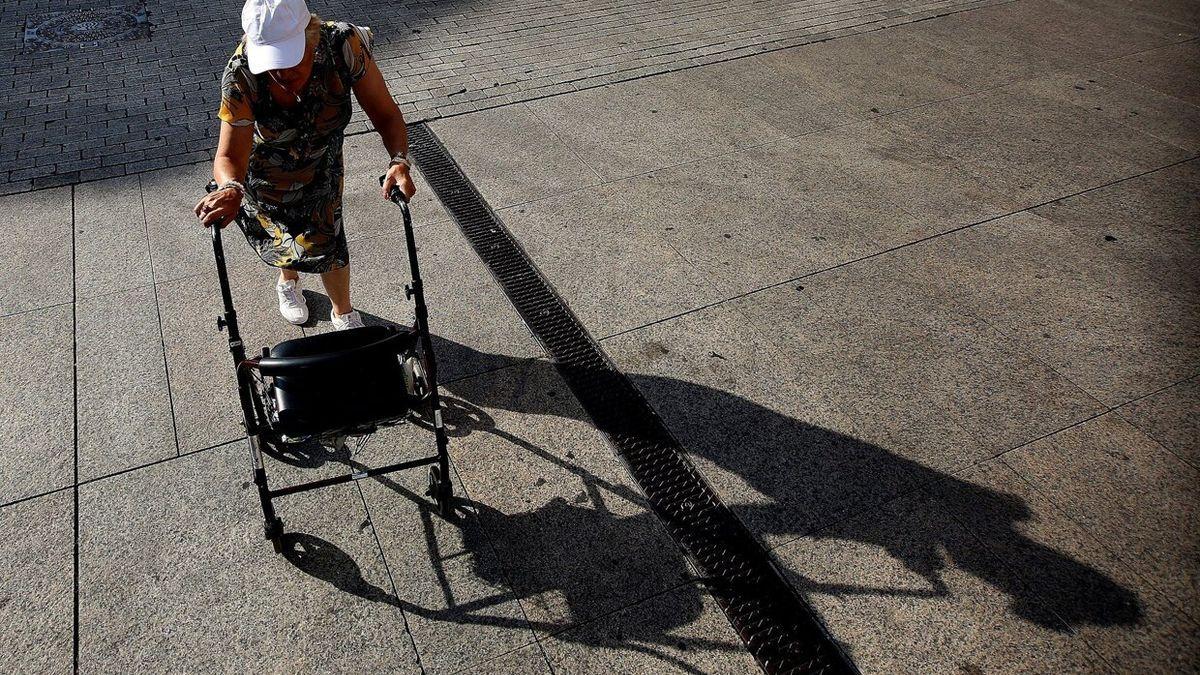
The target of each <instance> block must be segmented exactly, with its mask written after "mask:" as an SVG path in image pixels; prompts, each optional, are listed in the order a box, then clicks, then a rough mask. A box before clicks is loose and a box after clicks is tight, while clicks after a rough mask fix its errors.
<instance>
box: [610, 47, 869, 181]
mask: <svg viewBox="0 0 1200 675" xmlns="http://www.w3.org/2000/svg"><path fill="white" fill-rule="evenodd" d="M813 49H819V47H812V46H802V47H798V48H795V49H788V50H784V51H781V52H778V53H777V54H778V58H776V57H775V56H774V54H776V53H767V54H763V55H760V56H758V57H755V58H750V59H737V60H734V61H726V62H723V63H713V64H709V65H706V66H704V67H703V68H692V69H689V70H686V71H683V72H680V73H676V74H670V75H661V76H658V77H657V78H655V79H656V80H659V81H662V80H666V79H668V78H670V80H671V81H673V82H674V83H675V86H677V87H686V86H690V87H694V88H704V89H709V90H711V91H713V92H715V93H717V94H719V95H720V96H722V97H724V98H725V100H726V101H727V102H728V105H730V106H734V107H736V108H737V109H738V110H739V111H740V112H741V113H742V114H743V115H746V116H749V117H753V118H755V119H759V120H762V121H763V122H765V123H766V124H768V125H770V126H771V128H773V129H775V130H777V131H778V132H779V133H782V134H784V135H787V136H800V135H803V134H807V133H812V132H814V131H820V130H822V129H828V128H830V127H835V126H838V125H841V124H846V123H847V122H849V121H852V120H853V119H855V115H854V113H852V112H851V111H850V110H848V109H847V108H845V107H844V106H842V105H839V104H838V103H835V102H834V101H833V98H834V95H835V93H836V92H831V91H828V90H827V89H826V87H825V83H824V82H823V81H822V79H821V77H820V76H819V74H817V73H814V72H812V71H811V69H809V68H807V67H806V66H807V65H808V64H809V63H810V62H811V60H812V51H811V50H813ZM718 150H722V149H721V148H718ZM714 161H719V160H714ZM602 166H603V165H602Z"/></svg>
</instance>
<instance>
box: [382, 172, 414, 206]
mask: <svg viewBox="0 0 1200 675" xmlns="http://www.w3.org/2000/svg"><path fill="white" fill-rule="evenodd" d="M393 187H398V188H400V191H401V192H403V193H404V197H405V198H406V199H412V196H413V195H415V194H417V186H416V185H413V180H412V176H410V175H409V171H408V166H406V165H404V164H395V165H393V166H392V167H391V168H389V169H388V172H387V176H386V177H385V178H384V179H383V198H384V199H388V195H389V194H391V193H392V188H393Z"/></svg>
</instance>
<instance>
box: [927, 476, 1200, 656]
mask: <svg viewBox="0 0 1200 675" xmlns="http://www.w3.org/2000/svg"><path fill="white" fill-rule="evenodd" d="M931 490H932V491H933V493H934V494H935V495H936V496H937V497H938V499H939V500H940V501H941V502H942V504H943V505H945V507H946V508H947V510H949V511H950V513H951V514H953V515H954V517H955V519H956V520H958V521H959V522H960V523H962V524H963V525H964V526H965V527H966V528H967V529H969V530H971V532H972V533H973V534H974V535H975V536H976V537H977V538H978V539H979V540H980V541H981V542H983V544H984V545H985V546H986V547H987V548H988V550H990V551H991V552H992V553H993V554H995V555H996V556H997V557H998V558H1000V559H1001V560H1004V561H1006V562H1007V564H1008V565H1010V566H1011V567H1012V568H1013V570H1014V571H1015V573H1016V574H1017V575H1018V576H1020V578H1021V580H1022V581H1023V582H1024V583H1025V584H1026V585H1027V586H1028V588H1029V593H1028V594H1026V595H1024V596H1023V597H1015V598H1014V599H1013V602H1012V604H1011V606H1010V610H1009V611H1010V612H1011V613H1012V614H1016V615H1018V616H1023V615H1025V614H1027V613H1028V612H1029V607H1028V605H1029V603H1030V602H1031V601H1033V600H1035V599H1036V600H1037V601H1040V602H1042V603H1044V604H1045V605H1046V606H1048V607H1049V608H1050V609H1051V611H1053V612H1054V614H1055V615H1056V616H1058V617H1059V618H1060V619H1062V620H1063V621H1065V622H1067V623H1068V624H1070V626H1071V631H1072V632H1073V633H1074V634H1076V635H1078V636H1079V637H1081V638H1082V639H1083V640H1084V641H1086V642H1087V644H1088V646H1090V647H1091V648H1092V649H1093V650H1095V651H1096V652H1097V653H1098V654H1100V656H1101V657H1103V659H1104V660H1105V662H1106V663H1107V664H1108V665H1109V666H1110V667H1111V668H1112V669H1114V670H1116V671H1117V672H1150V671H1160V670H1162V671H1170V672H1187V671H1191V670H1194V669H1195V668H1196V664H1197V661H1198V659H1200V638H1197V636H1196V631H1195V624H1194V623H1193V622H1192V621H1191V620H1189V619H1188V618H1187V616H1185V615H1184V614H1183V613H1182V612H1180V611H1179V610H1178V609H1177V608H1176V607H1174V606H1173V605H1172V604H1171V603H1170V602H1169V601H1168V600H1167V599H1166V598H1165V597H1163V596H1162V594H1160V593H1159V592H1158V591H1157V590H1155V588H1154V585H1155V583H1156V581H1155V580H1154V579H1148V578H1143V577H1141V576H1139V575H1138V574H1137V573H1135V572H1133V571H1131V569H1130V566H1129V565H1128V564H1127V562H1126V561H1125V560H1122V554H1123V553H1124V552H1123V551H1121V550H1120V549H1117V550H1115V551H1113V550H1109V549H1106V548H1105V546H1104V544H1105V540H1103V539H1097V538H1095V537H1093V536H1092V535H1090V534H1088V533H1087V532H1086V531H1085V530H1083V529H1082V528H1081V527H1079V526H1078V525H1077V524H1076V523H1074V522H1072V520H1071V519H1070V518H1069V517H1067V515H1066V514H1064V513H1063V512H1062V511H1061V510H1059V509H1058V508H1057V507H1055V506H1054V505H1053V504H1051V503H1050V502H1049V501H1048V500H1047V499H1046V498H1045V497H1043V496H1042V495H1041V494H1039V493H1038V492H1037V491H1036V490H1035V489H1034V488H1033V487H1032V486H1031V485H1030V484H1029V483H1028V482H1026V481H1024V480H1022V479H1021V477H1020V476H1018V475H1017V474H1016V473H1014V472H1013V471H1012V470H1011V469H1009V468H1008V466H1006V465H1005V464H1003V463H1002V462H999V461H992V462H988V463H986V464H984V465H980V466H978V467H976V468H974V469H972V470H971V471H970V472H968V473H966V474H963V475H961V476H958V477H956V478H953V479H948V480H946V481H943V482H941V483H938V484H934V485H932V486H931ZM1035 611H1036V610H1035Z"/></svg>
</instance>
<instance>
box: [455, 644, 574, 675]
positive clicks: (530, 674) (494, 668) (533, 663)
mask: <svg viewBox="0 0 1200 675" xmlns="http://www.w3.org/2000/svg"><path fill="white" fill-rule="evenodd" d="M459 672H461V673H463V674H464V675H465V674H466V673H472V674H473V675H549V674H550V673H551V672H552V671H551V670H550V666H549V664H548V663H547V661H546V655H545V654H543V653H542V648H541V645H537V644H533V645H529V646H528V647H522V648H520V649H518V650H516V651H514V652H509V653H508V654H505V655H503V656H497V657H496V658H494V659H492V660H491V661H486V662H484V663H480V664H476V665H475V666H473V667H471V668H467V669H466V670H462V671H459Z"/></svg>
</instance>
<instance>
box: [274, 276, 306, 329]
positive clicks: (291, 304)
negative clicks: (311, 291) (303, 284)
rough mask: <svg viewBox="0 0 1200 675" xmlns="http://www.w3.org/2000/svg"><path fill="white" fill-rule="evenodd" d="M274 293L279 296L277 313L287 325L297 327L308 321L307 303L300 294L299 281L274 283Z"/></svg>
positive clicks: (302, 294)
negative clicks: (290, 324) (291, 324)
mask: <svg viewBox="0 0 1200 675" xmlns="http://www.w3.org/2000/svg"><path fill="white" fill-rule="evenodd" d="M275 292H276V293H277V294H278V295H279V313H280V314H282V315H283V318H285V319H287V320H288V322H289V323H294V324H296V325H297V326H299V325H301V324H303V323H306V322H307V321H308V301H307V300H305V299H304V293H301V292H300V281H299V280H296V281H284V282H278V281H276V282H275Z"/></svg>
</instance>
